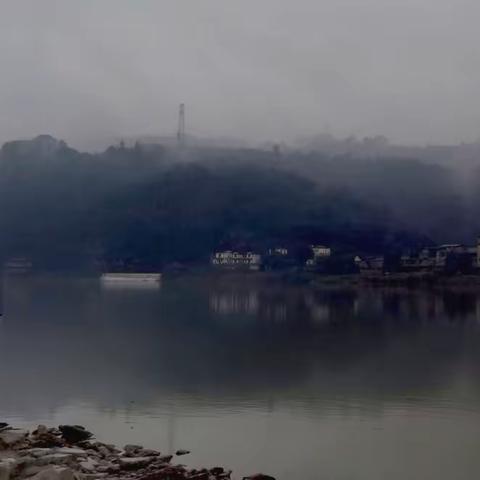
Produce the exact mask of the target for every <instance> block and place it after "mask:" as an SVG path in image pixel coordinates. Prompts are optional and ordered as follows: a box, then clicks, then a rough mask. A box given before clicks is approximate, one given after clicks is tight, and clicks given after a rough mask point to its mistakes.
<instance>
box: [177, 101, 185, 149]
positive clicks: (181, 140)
mask: <svg viewBox="0 0 480 480" xmlns="http://www.w3.org/2000/svg"><path fill="white" fill-rule="evenodd" d="M177 142H178V146H179V147H184V146H185V143H186V136H185V104H184V103H181V104H180V109H179V112H178V132H177Z"/></svg>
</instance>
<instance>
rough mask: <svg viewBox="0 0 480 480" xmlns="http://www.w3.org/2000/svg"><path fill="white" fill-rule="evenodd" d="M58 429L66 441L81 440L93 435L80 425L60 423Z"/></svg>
mask: <svg viewBox="0 0 480 480" xmlns="http://www.w3.org/2000/svg"><path fill="white" fill-rule="evenodd" d="M58 429H59V430H60V432H61V433H62V437H63V438H64V439H65V440H66V441H67V442H68V443H78V442H83V441H85V440H88V439H90V438H92V437H93V434H92V433H90V432H89V431H88V430H85V427H82V426H81V425H60V426H59V427H58Z"/></svg>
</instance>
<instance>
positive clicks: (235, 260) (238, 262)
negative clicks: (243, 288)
mask: <svg viewBox="0 0 480 480" xmlns="http://www.w3.org/2000/svg"><path fill="white" fill-rule="evenodd" d="M211 262H212V265H214V266H216V267H225V268H232V269H242V268H247V269H249V270H260V266H261V264H262V256H261V255H259V254H258V253H253V252H245V253H241V252H237V251H234V250H225V251H223V252H215V253H214V254H213V255H212V259H211Z"/></svg>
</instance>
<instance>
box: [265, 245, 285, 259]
mask: <svg viewBox="0 0 480 480" xmlns="http://www.w3.org/2000/svg"><path fill="white" fill-rule="evenodd" d="M268 254H269V255H277V256H280V257H286V256H287V255H288V249H287V248H284V247H275V248H270V249H269V250H268Z"/></svg>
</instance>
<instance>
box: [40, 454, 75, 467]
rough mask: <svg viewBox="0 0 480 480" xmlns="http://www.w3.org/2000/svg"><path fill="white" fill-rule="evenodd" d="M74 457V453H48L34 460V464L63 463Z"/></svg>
mask: <svg viewBox="0 0 480 480" xmlns="http://www.w3.org/2000/svg"><path fill="white" fill-rule="evenodd" d="M74 458H75V457H74V455H70V454H66V453H51V454H49V455H43V456H41V457H39V458H37V459H36V461H35V465H37V466H42V465H64V464H66V463H68V462H70V460H73V459H74Z"/></svg>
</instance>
